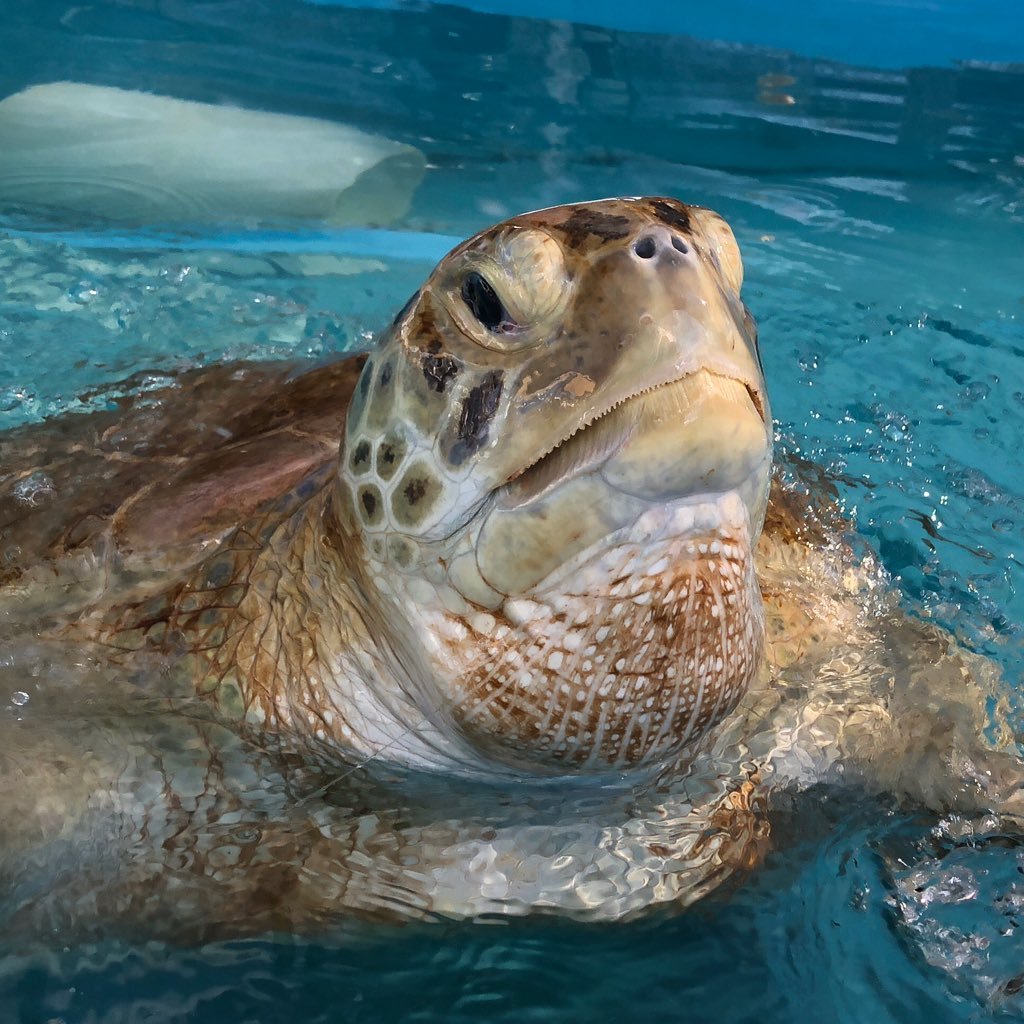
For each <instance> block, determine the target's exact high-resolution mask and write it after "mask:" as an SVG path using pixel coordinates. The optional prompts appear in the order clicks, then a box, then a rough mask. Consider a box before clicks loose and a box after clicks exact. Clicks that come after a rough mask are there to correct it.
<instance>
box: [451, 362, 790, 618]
mask: <svg viewBox="0 0 1024 1024" xmlns="http://www.w3.org/2000/svg"><path fill="white" fill-rule="evenodd" d="M751 390H753V391H754V394H753V395H752V394H751ZM760 395H761V392H759V391H758V390H757V389H756V388H755V387H754V385H753V383H748V382H747V381H744V380H742V379H738V378H737V377H735V376H722V375H720V374H718V373H716V372H715V371H713V370H710V369H701V370H697V371H695V372H693V373H690V374H687V375H686V376H684V377H681V378H679V379H677V380H674V381H669V382H666V383H664V384H661V385H659V386H656V387H654V388H650V389H648V390H645V391H643V392H641V393H639V394H635V395H633V396H632V397H630V398H628V399H626V400H624V401H622V402H620V403H618V404H616V405H615V406H614V407H613V408H611V409H610V410H608V411H607V412H605V413H604V414H603V415H600V416H598V417H596V418H594V419H592V420H591V421H590V422H589V423H588V424H587V425H585V426H583V427H582V428H581V429H579V430H577V431H576V432H575V433H573V434H572V435H571V436H570V437H569V438H568V439H567V440H565V441H563V442H562V443H561V444H560V445H558V446H557V447H555V448H554V449H552V450H550V451H549V452H547V454H545V455H544V456H542V457H541V458H540V459H539V460H537V461H535V462H534V463H532V464H531V465H530V466H529V467H528V468H527V469H526V470H524V471H523V472H521V473H520V474H519V475H518V476H517V477H516V478H515V479H514V480H512V481H511V482H510V483H508V484H506V485H504V486H503V487H501V488H499V490H498V491H497V492H496V493H495V495H494V498H493V500H492V502H491V503H490V504H489V507H488V508H487V509H486V510H485V511H484V512H483V514H482V516H481V520H480V522H479V525H478V529H477V530H475V531H474V533H475V537H474V549H475V550H474V558H473V574H474V575H477V574H478V575H479V578H480V580H481V581H482V582H483V583H484V584H486V587H487V589H488V591H489V593H490V594H491V595H492V599H491V603H493V601H495V600H497V598H498V595H506V596H512V595H515V594H526V593H529V592H531V591H533V590H535V588H537V587H540V586H543V585H544V581H545V580H547V579H548V578H549V577H550V576H551V575H552V574H553V573H556V572H557V571H558V569H559V568H560V567H561V566H562V565H563V563H565V562H566V561H567V560H569V559H571V558H573V557H575V556H576V555H580V554H582V553H583V552H586V551H591V552H595V553H599V552H600V551H602V550H603V549H604V548H605V547H607V546H608V545H609V544H611V545H614V544H615V543H616V539H615V538H616V537H623V536H625V534H623V531H624V530H625V531H627V533H628V529H629V527H630V525H631V524H633V523H636V522H638V521H639V520H640V519H641V518H642V517H644V516H646V515H648V514H649V513H651V512H657V510H659V509H664V510H666V512H668V511H670V510H672V509H674V508H679V507H681V506H684V505H691V506H697V505H703V504H707V505H708V507H715V505H716V502H717V499H718V498H719V497H720V496H722V495H735V496H736V497H737V498H738V500H739V502H740V503H741V504H742V506H743V507H744V508H745V510H746V512H745V517H746V521H747V527H746V533H747V536H748V537H749V538H750V541H751V543H753V541H754V540H756V536H757V533H758V532H759V530H760V527H761V522H762V521H763V517H764V510H765V506H766V503H767V495H768V484H769V479H770V471H771V453H772V435H771V420H770V415H769V413H768V409H767V405H766V403H765V402H764V401H763V399H762V400H761V401H758V400H757V399H758V398H759V397H760ZM702 528H703V527H702ZM464 592H465V591H464ZM467 596H469V595H468V593H467ZM473 596H474V598H475V597H476V596H478V595H476V594H475V593H474V595H473Z"/></svg>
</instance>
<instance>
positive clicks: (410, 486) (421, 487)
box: [402, 477, 427, 505]
mask: <svg viewBox="0 0 1024 1024" xmlns="http://www.w3.org/2000/svg"><path fill="white" fill-rule="evenodd" d="M402 493H403V494H404V495H405V500H406V501H407V502H409V504H410V505H415V504H416V503H417V502H418V501H419V500H420V498H422V497H423V495H424V494H426V493H427V482H426V480H424V479H422V477H416V478H415V479H414V480H410V481H409V482H408V483H407V484H406V485H405V488H404V489H403V491H402Z"/></svg>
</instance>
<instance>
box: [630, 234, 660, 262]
mask: <svg viewBox="0 0 1024 1024" xmlns="http://www.w3.org/2000/svg"><path fill="white" fill-rule="evenodd" d="M657 251H658V243H657V242H655V240H654V239H653V238H652V237H651V236H650V235H644V237H643V238H638V239H637V240H636V241H635V242H634V243H633V252H635V253H636V254H637V256H639V257H640V259H642V260H649V259H650V258H651V257H652V256H653V255H654V254H655V253H656V252H657Z"/></svg>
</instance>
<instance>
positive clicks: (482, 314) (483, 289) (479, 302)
mask: <svg viewBox="0 0 1024 1024" xmlns="http://www.w3.org/2000/svg"><path fill="white" fill-rule="evenodd" d="M462 301H463V302H465V303H466V305H467V306H469V311H470V312H471V313H472V314H473V316H475V317H476V318H477V320H479V321H480V323H482V324H483V325H484V327H486V328H487V330H489V331H509V330H514V328H515V324H514V322H513V321H512V318H511V317H510V316H509V315H508V310H506V309H505V307H504V306H503V305H502V304H501V299H499V298H498V293H497V292H496V291H495V290H494V289H493V288H492V287H491V286H490V284H489V283H488V281H487V279H486V278H484V277H483V276H482V275H480V274H478V273H477V272H476V271H475V270H474V271H472V272H471V273H469V274H467V275H466V279H465V280H464V281H463V282H462Z"/></svg>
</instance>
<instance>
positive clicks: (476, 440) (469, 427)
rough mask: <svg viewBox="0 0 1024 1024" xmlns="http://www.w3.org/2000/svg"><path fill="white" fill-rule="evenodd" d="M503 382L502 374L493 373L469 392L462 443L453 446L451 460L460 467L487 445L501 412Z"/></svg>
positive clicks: (461, 421)
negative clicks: (497, 414)
mask: <svg viewBox="0 0 1024 1024" xmlns="http://www.w3.org/2000/svg"><path fill="white" fill-rule="evenodd" d="M503 381H504V377H503V375H502V373H501V372H500V371H498V370H492V371H491V372H490V373H488V374H487V375H486V376H485V377H484V379H483V380H482V381H481V382H480V383H479V384H477V386H476V387H475V388H473V389H472V390H471V391H470V392H469V394H468V395H467V396H466V400H465V401H464V402H463V403H462V411H461V413H460V414H459V429H458V440H457V441H456V443H455V444H454V445H453V446H452V452H451V460H452V462H453V463H454V464H455V465H456V466H457V465H459V464H461V463H462V462H464V461H465V459H466V457H467V456H469V455H472V454H474V453H475V452H478V451H479V450H480V449H481V448H482V447H483V446H484V445H485V444H486V443H487V436H488V433H489V431H490V425H491V420H492V419H494V414H495V413H496V412H497V411H498V402H499V400H500V399H501V389H502V384H503Z"/></svg>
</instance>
